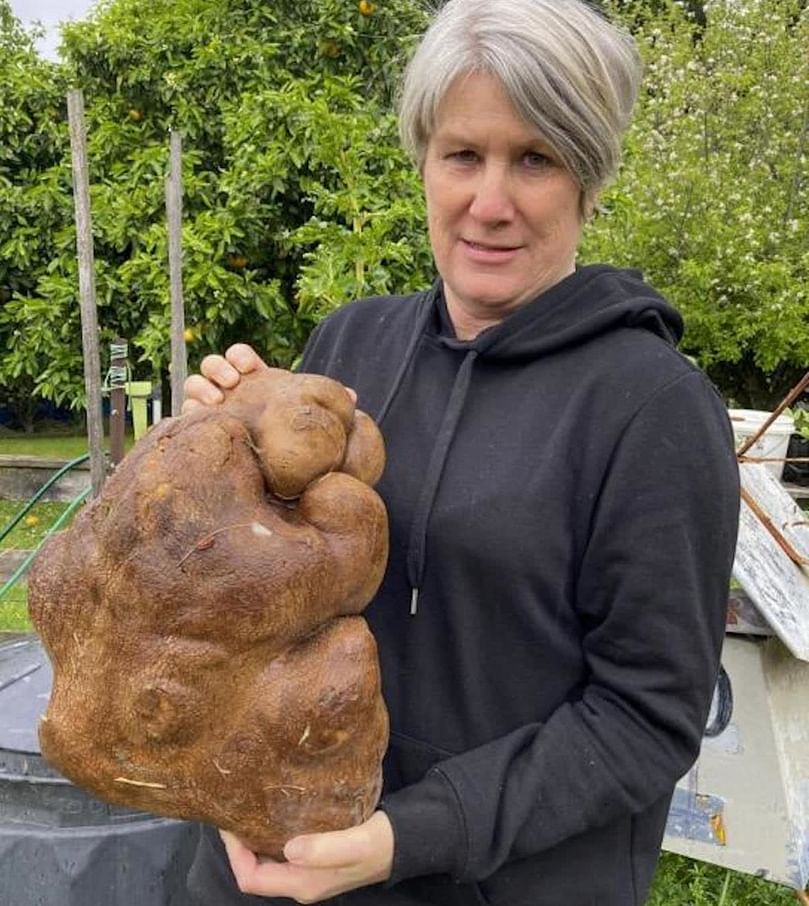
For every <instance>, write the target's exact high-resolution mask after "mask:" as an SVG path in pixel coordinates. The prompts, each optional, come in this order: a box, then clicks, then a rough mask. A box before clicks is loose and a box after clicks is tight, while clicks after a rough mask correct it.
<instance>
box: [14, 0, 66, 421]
mask: <svg viewBox="0 0 809 906" xmlns="http://www.w3.org/2000/svg"><path fill="white" fill-rule="evenodd" d="M35 37H36V35H35V34H34V33H30V34H29V33H28V32H26V31H25V30H24V29H23V28H22V27H21V26H20V24H19V22H18V21H17V20H16V19H15V18H14V16H13V14H12V12H11V8H10V6H9V4H8V0H0V84H1V85H2V86H3V88H2V104H0V398H2V399H3V400H4V401H5V402H6V404H11V406H12V407H13V408H14V409H15V410H16V412H17V416H18V420H19V421H20V422H21V423H22V424H23V425H24V426H25V427H26V428H28V429H30V428H31V419H32V415H33V407H32V395H33V391H34V386H35V376H36V375H37V374H38V373H39V370H40V368H39V363H38V356H37V353H36V345H37V342H38V341H39V340H40V339H42V337H39V336H32V334H33V335H37V334H38V333H39V330H40V325H37V324H34V323H30V324H29V323H28V321H27V318H26V319H25V320H23V319H21V318H20V313H19V310H18V309H17V307H16V305H15V304H14V303H13V301H12V300H14V301H16V300H19V299H22V298H29V297H30V296H31V295H32V294H34V293H35V291H36V288H37V284H38V282H39V280H40V278H41V277H43V276H44V275H45V274H46V273H47V267H48V264H49V262H50V261H52V260H53V259H54V258H55V257H56V256H57V255H58V247H59V241H60V233H61V232H62V231H63V230H64V226H65V223H69V219H68V218H69V217H70V207H69V186H70V173H69V171H67V180H66V181H65V180H64V179H63V178H62V177H63V176H64V174H61V175H60V173H59V162H60V161H61V160H63V159H64V150H65V148H66V146H67V128H66V125H65V123H64V117H63V115H62V112H61V108H62V106H63V103H64V92H65V85H66V82H65V80H64V78H63V75H62V73H61V70H60V68H59V67H57V66H54V65H53V64H51V63H48V62H46V61H44V60H42V59H40V58H39V56H37V53H36V51H35V49H34V38H35ZM66 199H67V203H66ZM46 305H47V302H45V300H40V306H41V307H45V306H46ZM27 317H30V318H35V309H34V308H32V309H31V311H30V312H29V313H28V316H27ZM41 326H42V327H44V324H43V325H41ZM29 328H30V330H29ZM58 333H60V334H61V331H59V332H58ZM62 336H64V335H63V334H62ZM47 345H51V344H50V338H47ZM54 364H55V366H56V368H57V369H60V368H61V369H70V368H73V367H76V365H77V364H78V367H79V368H80V367H81V361H80V359H78V360H77V358H76V353H75V350H74V349H72V348H71V346H70V344H68V345H66V346H64V347H62V348H60V349H59V353H58V355H57V357H56V361H55V363H54Z"/></svg>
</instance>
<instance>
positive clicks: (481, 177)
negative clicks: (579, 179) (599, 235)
mask: <svg viewBox="0 0 809 906" xmlns="http://www.w3.org/2000/svg"><path fill="white" fill-rule="evenodd" d="M422 176H423V179H424V191H425V195H426V199H427V213H428V221H429V229H430V241H431V243H432V248H433V255H434V257H435V261H436V265H437V267H438V271H439V273H440V274H441V276H442V278H443V280H444V288H445V293H446V298H447V307H448V309H449V313H450V316H451V317H452V320H453V322H454V324H455V327H456V330H457V331H458V333H459V336H467V337H468V336H474V335H475V333H477V332H479V331H480V330H481V329H483V328H484V327H486V326H489V325H490V324H493V323H496V322H497V321H499V320H501V319H502V318H503V317H505V316H506V315H507V314H508V313H509V312H511V311H513V310H514V309H515V308H518V307H519V306H520V305H522V304H524V303H525V302H528V301H529V300H530V299H532V298H534V297H535V296H536V295H538V294H539V293H540V292H542V291H543V290H545V289H548V288H549V287H551V286H553V285H554V284H555V283H558V282H559V281H560V280H562V279H563V278H564V277H566V276H568V274H571V273H573V270H574V269H575V257H576V246H577V245H578V242H579V237H580V234H581V225H582V221H581V215H580V208H579V199H580V195H581V191H580V189H579V186H578V185H577V184H576V182H575V181H574V180H573V178H572V177H571V175H570V174H569V172H568V171H567V170H566V169H565V168H564V167H563V166H562V165H561V163H559V162H558V161H557V160H556V158H555V157H554V156H553V154H552V152H551V150H550V148H549V147H548V145H547V144H546V143H545V142H544V141H543V140H542V137H541V136H540V135H539V134H538V133H537V132H536V131H534V129H533V128H532V127H531V126H530V125H529V124H528V123H527V122H526V121H525V120H523V119H522V118H521V117H520V116H519V114H518V113H517V112H516V111H515V109H514V107H513V106H512V104H511V101H510V100H509V98H508V95H507V94H506V93H505V91H504V90H503V88H502V86H501V84H500V82H499V81H498V80H497V79H496V78H495V77H494V76H490V75H488V74H486V73H472V74H470V75H468V76H462V77H461V78H459V79H457V80H456V81H455V82H454V83H453V84H452V85H451V86H450V89H449V91H448V92H447V94H446V95H445V97H444V99H443V101H442V102H441V104H440V106H439V108H438V116H437V122H436V128H435V131H434V132H433V134H432V136H431V138H430V141H429V143H428V145H427V153H426V158H425V161H424V166H423V169H422ZM459 328H460V329H459Z"/></svg>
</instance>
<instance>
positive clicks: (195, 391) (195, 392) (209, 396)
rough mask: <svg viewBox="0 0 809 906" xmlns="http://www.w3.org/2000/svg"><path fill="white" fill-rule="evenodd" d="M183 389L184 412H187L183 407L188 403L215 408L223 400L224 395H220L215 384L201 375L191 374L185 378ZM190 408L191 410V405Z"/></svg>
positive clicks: (220, 392)
mask: <svg viewBox="0 0 809 906" xmlns="http://www.w3.org/2000/svg"><path fill="white" fill-rule="evenodd" d="M183 389H184V391H185V401H184V403H183V409H184V411H187V410H186V409H185V407H186V405H187V404H188V403H200V404H201V405H203V406H215V405H216V404H217V403H221V402H222V400H224V398H225V394H224V393H222V391H221V390H220V389H219V388H218V387H217V386H216V384H214V383H212V382H211V381H209V380H208V379H207V378H204V377H203V376H202V375H201V374H192V375H191V376H190V377H189V378H187V379H186V382H185V387H184V388H183ZM190 408H193V405H192V406H191V407H190Z"/></svg>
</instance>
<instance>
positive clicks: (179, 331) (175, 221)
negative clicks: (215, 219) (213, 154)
mask: <svg viewBox="0 0 809 906" xmlns="http://www.w3.org/2000/svg"><path fill="white" fill-rule="evenodd" d="M182 163H183V147H182V136H181V135H180V133H179V132H177V131H176V130H174V129H172V131H171V157H170V167H169V175H168V179H167V180H166V219H167V221H168V232H169V279H170V284H171V414H172V415H179V414H180V409H181V408H182V405H183V393H184V390H183V387H184V385H185V378H186V374H187V363H186V349H185V311H184V307H183V246H182V232H183V176H182Z"/></svg>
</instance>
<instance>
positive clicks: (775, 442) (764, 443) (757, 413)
mask: <svg viewBox="0 0 809 906" xmlns="http://www.w3.org/2000/svg"><path fill="white" fill-rule="evenodd" d="M728 413H729V415H730V423H731V424H732V425H733V434H734V436H735V438H736V446H737V447H738V446H739V444H741V443H742V441H745V440H747V439H748V438H749V437H752V436H753V435H754V434H755V433H756V432H757V431H758V430H759V428H760V427H761V426H762V425H763V424H764V422H766V421H767V419H768V418H769V417H770V416H771V415H772V413H771V412H762V411H761V410H759V409H730V410H728ZM794 430H795V423H794V422H793V420H792V419H791V418H790V417H789V416H788V415H779V416H778V418H777V419H776V420H775V421H774V422H773V423H772V424H771V425H770V427H769V428H767V431H766V433H765V434H764V435H763V436H762V437H760V438H759V439H758V440H757V441H756V442H755V443H754V444H753V446H752V447H750V449H749V450H747V452H746V453H745V456H760V457H762V458H766V459H783V458H784V457H785V456H786V455H787V447H789V438H790V436H791V434H792V432H793V431H794ZM763 465H765V466H766V467H767V469H768V470H769V471H770V472H772V474H773V475H775V477H776V478H778V479H779V480H780V478H781V474H782V472H783V471H784V464H783V463H782V462H765V463H763Z"/></svg>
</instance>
